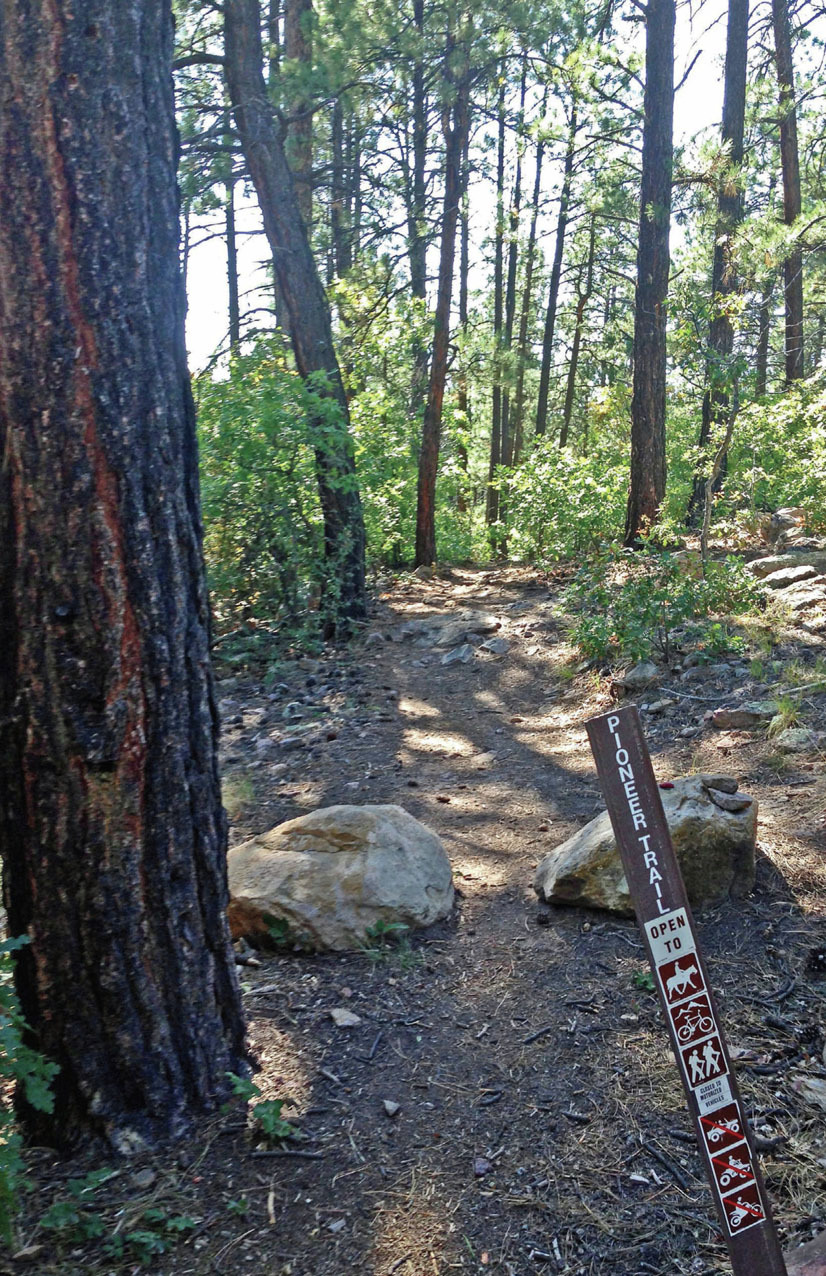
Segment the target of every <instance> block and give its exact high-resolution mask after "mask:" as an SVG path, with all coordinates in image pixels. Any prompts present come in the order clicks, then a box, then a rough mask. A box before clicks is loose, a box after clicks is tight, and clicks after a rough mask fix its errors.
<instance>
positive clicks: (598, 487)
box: [503, 439, 628, 563]
mask: <svg viewBox="0 0 826 1276" xmlns="http://www.w3.org/2000/svg"><path fill="white" fill-rule="evenodd" d="M504 477H505V476H504V474H503V479H504ZM507 485H508V492H509V496H508V516H507V537H508V548H509V551H510V553H511V554H512V555H513V556H514V557H516V558H522V559H527V560H529V561H531V562H534V563H543V562H554V561H558V560H560V559H566V558H574V557H578V556H580V555H582V554H586V553H588V552H590V551H591V550H593V549H595V548H596V547H597V546H598V545H599V544H600V543H601V542H604V541H606V540H612V539H613V538H614V537H616V536H617V535H618V533H619V531H620V530H621V528H622V522H623V517H624V514H625V504H626V501H627V495H628V464H627V460H626V459H625V458H624V456H623V454H622V449H620V448H615V447H614V446H613V445H611V444H610V443H609V442H608V441H605V442H604V443H603V445H601V446H600V448H599V449H598V450H597V451H595V452H594V453H592V454H590V455H588V456H580V455H577V454H576V453H575V452H574V451H573V450H572V449H570V448H563V449H559V448H558V447H556V445H555V444H553V443H551V442H549V441H548V440H547V439H543V440H542V441H541V442H540V443H538V444H537V446H536V447H535V449H534V451H533V452H532V453H531V455H530V456H529V457H527V458H526V460H525V462H524V464H522V465H521V466H520V467H519V468H518V469H517V470H516V471H513V472H511V474H510V475H509V476H508V478H507Z"/></svg>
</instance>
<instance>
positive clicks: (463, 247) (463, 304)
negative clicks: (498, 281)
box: [456, 129, 470, 514]
mask: <svg viewBox="0 0 826 1276" xmlns="http://www.w3.org/2000/svg"><path fill="white" fill-rule="evenodd" d="M469 188H470V130H469V129H468V131H467V133H466V134H465V144H464V147H463V148H462V204H461V224H460V241H459V243H460V248H459V332H460V334H461V338H462V362H461V365H460V368H459V374H458V377H457V384H456V407H457V409H458V414H459V418H460V420H461V422H462V428H463V429H464V430H467V429H468V428H469V426H470V407H469V401H468V392H467V369H466V367H465V359H466V357H467V351H466V349H465V343H466V340H467V325H468V276H469V274H470V197H469ZM456 452H457V456H458V459H459V468H460V469H461V470H462V473H463V474H464V475H465V476H467V472H468V450H467V443H466V442H465V439H464V437H462V438H460V439H459V441H458V442H457V444H456ZM456 508H457V509H458V511H459V513H460V514H464V513H465V512H466V511H467V497H466V495H465V489H464V487H463V486H462V485H461V483H460V485H459V493H458V496H457V499H456Z"/></svg>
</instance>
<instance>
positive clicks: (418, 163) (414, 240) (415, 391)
mask: <svg viewBox="0 0 826 1276" xmlns="http://www.w3.org/2000/svg"><path fill="white" fill-rule="evenodd" d="M413 26H414V30H415V39H416V47H415V52H414V56H413V72H412V84H411V91H412V103H411V107H412V121H411V123H412V133H413V138H412V146H411V153H412V168H411V169H410V170H409V171H408V175H407V199H406V203H407V209H406V212H407V251H408V256H409V259H410V292H411V294H412V296H413V299H414V301H415V302H418V310H419V312H420V316H421V317H423V316H424V314H425V313H426V310H427V239H428V235H427V185H426V182H427V171H426V170H427V94H426V91H425V47H424V0H413ZM426 387H427V345H426V343H425V342H424V341H423V340H422V339H421V337H420V336H419V335H418V333H417V334H415V335H414V339H413V375H412V379H411V397H412V401H413V403H414V405H415V409H416V410H417V411H418V410H419V408H420V405H421V403H422V400H423V399H424V398H425V394H426Z"/></svg>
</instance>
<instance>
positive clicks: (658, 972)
mask: <svg viewBox="0 0 826 1276" xmlns="http://www.w3.org/2000/svg"><path fill="white" fill-rule="evenodd" d="M586 728H587V731H588V738H589V740H590V742H591V749H592V751H593V754H594V758H595V759H596V764H597V772H598V774H599V780H600V784H601V785H602V791H603V793H604V795H605V801H606V804H607V806H608V813H609V815H610V817H611V823H612V825H613V828H614V833H615V835H616V839H617V844H618V846H619V850H620V855H621V856H622V863H623V867H624V869H625V875H626V878H627V879H628V886H629V888H630V891H631V897H632V899H633V900H634V907H635V908H636V912H637V920H638V921H639V924H640V930H641V931H642V934H643V938H644V940H645V946H646V948H647V950H648V958H649V961H650V962H651V968H652V970H653V972H654V983H655V985H656V988H657V992H658V994H659V998H660V1002H661V1004H662V1008H663V1015H664V1017H665V1022H666V1024H667V1026H668V1031H669V1035H670V1037H671V1044H672V1047H673V1050H674V1054H675V1057H676V1059H677V1063H678V1067H679V1071H680V1077H681V1079H682V1083H683V1087H684V1089H685V1092H686V1096H687V1098H688V1107H689V1111H690V1113H691V1116H692V1119H693V1121H694V1128H695V1132H696V1134H697V1142H698V1143H699V1145H700V1151H701V1154H702V1158H703V1162H704V1164H705V1167H706V1173H707V1174H708V1178H709V1182H710V1184H711V1190H712V1195H713V1197H714V1201H715V1204H716V1206H717V1211H718V1213H719V1215H720V1222H721V1224H722V1229H723V1236H724V1238H725V1241H726V1244H727V1245H728V1249H729V1254H730V1255H731V1265H732V1269H733V1271H734V1273H735V1276H786V1265H785V1263H784V1262H783V1254H782V1252H781V1249H780V1243H779V1241H778V1238H777V1232H776V1230H775V1227H774V1223H773V1221H772V1217H771V1209H770V1206H769V1202H768V1199H767V1197H766V1189H765V1187H764V1184H763V1179H762V1176H761V1174H760V1167H759V1165H758V1164H757V1158H756V1157H755V1155H754V1148H753V1147H752V1143H751V1135H750V1133H749V1128H748V1122H747V1120H746V1114H745V1109H744V1108H743V1102H742V1099H741V1098H740V1094H739V1091H738V1089H737V1082H736V1080H735V1077H734V1072H733V1070H732V1066H731V1059H730V1058H729V1053H728V1048H727V1046H726V1041H725V1037H724V1035H723V1029H722V1026H721V1023H720V1016H719V1013H718V1011H717V1006H716V1004H715V1000H714V994H713V993H712V991H711V987H710V985H709V981H708V976H707V974H706V967H705V962H704V961H703V958H702V955H701V953H700V947H699V944H698V942H697V936H696V932H695V930H694V921H693V919H692V916H691V910H690V908H689V906H688V897H687V895H686V892H685V886H684V885H683V879H682V875H681V873H680V869H679V865H678V864H677V857H676V855H675V854H674V847H673V845H672V843H671V835H670V834H669V831H668V824H667V823H666V819H665V813H664V811H663V804H662V799H661V797H660V791H659V788H658V787H657V782H656V780H655V779H654V771H653V768H652V766H651V758H650V757H649V754H648V749H647V747H646V743H645V737H644V736H643V733H642V725H641V723H640V716H639V713H638V712H637V709H636V708H635V707H633V706H632V707H630V708H624V709H617V710H615V711H614V712H612V713H606V714H603V715H602V716H601V717H598V718H592V719H591V720H590V721H589V722H587V723H586Z"/></svg>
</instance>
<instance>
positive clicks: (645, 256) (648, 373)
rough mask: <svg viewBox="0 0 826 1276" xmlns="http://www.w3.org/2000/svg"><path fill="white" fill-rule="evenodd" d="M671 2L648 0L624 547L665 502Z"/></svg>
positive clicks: (652, 521)
mask: <svg viewBox="0 0 826 1276" xmlns="http://www.w3.org/2000/svg"><path fill="white" fill-rule="evenodd" d="M674 22H675V0H648V5H647V8H646V44H645V115H644V124H643V140H642V182H641V187H640V229H639V245H638V249H637V290H636V305H635V313H634V389H633V396H632V401H631V486H630V491H629V494H628V510H627V514H626V520H625V544H626V545H628V546H633V545H635V544H636V543H637V541H638V538H639V534H640V532H641V531H643V530H645V528H647V527H653V525H654V524H655V523H656V521H657V518H658V516H659V512H660V505H661V504H662V500H663V497H664V496H665V375H666V344H665V328H666V301H667V298H668V272H669V266H670V258H669V248H668V241H669V230H670V224H671V175H672V165H673V120H674Z"/></svg>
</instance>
